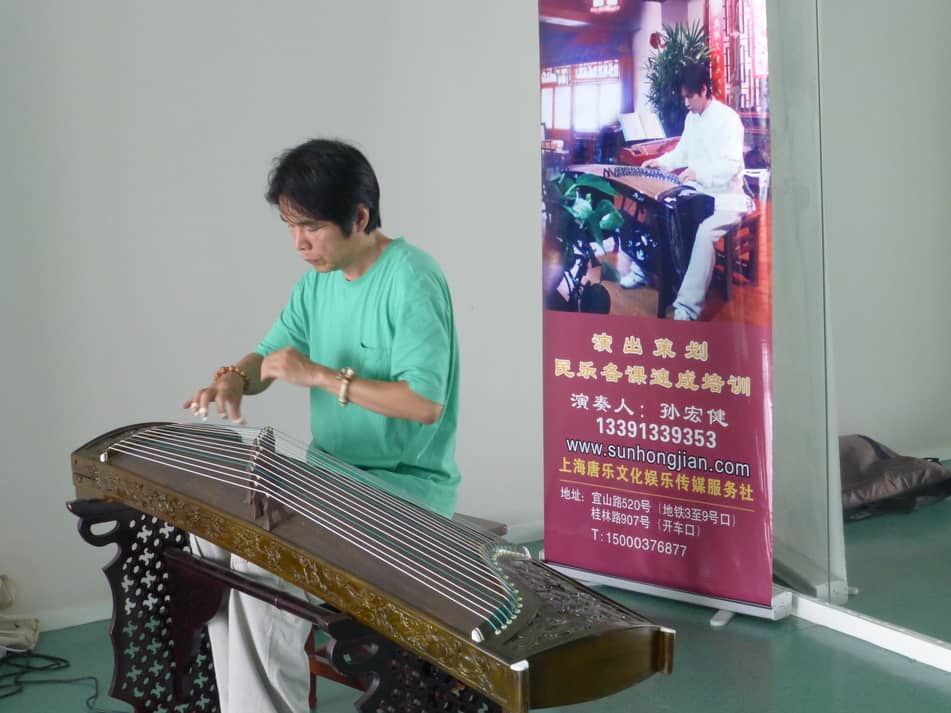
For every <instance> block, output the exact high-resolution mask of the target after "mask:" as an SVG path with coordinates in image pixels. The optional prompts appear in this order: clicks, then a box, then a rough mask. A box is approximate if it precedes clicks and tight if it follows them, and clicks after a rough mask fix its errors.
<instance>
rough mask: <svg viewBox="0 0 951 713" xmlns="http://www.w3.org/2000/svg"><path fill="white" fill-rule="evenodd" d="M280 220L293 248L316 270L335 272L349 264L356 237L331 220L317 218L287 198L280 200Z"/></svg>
mask: <svg viewBox="0 0 951 713" xmlns="http://www.w3.org/2000/svg"><path fill="white" fill-rule="evenodd" d="M279 207H280V210H281V220H283V221H284V222H285V223H287V228H288V230H289V231H290V233H291V237H292V238H293V239H294V248H295V249H296V250H297V252H298V253H299V254H300V256H301V258H303V260H304V262H306V263H308V264H309V265H310V266H311V267H313V268H314V269H315V270H316V271H317V272H333V271H334V270H343V269H345V268H346V267H348V266H349V264H350V262H351V260H352V259H353V253H354V252H355V249H356V242H357V241H355V240H351V239H350V236H348V235H347V234H346V233H344V232H343V231H342V230H341V229H340V226H338V225H337V224H336V223H333V222H331V221H329V220H317V219H315V218H314V217H313V216H311V215H308V214H306V213H304V212H302V211H300V210H299V209H298V208H296V207H295V206H294V205H292V204H290V203H289V202H287V201H284V200H282V201H280V205H279Z"/></svg>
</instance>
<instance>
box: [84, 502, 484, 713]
mask: <svg viewBox="0 0 951 713" xmlns="http://www.w3.org/2000/svg"><path fill="white" fill-rule="evenodd" d="M68 508H69V510H70V512H72V513H73V514H74V515H76V516H78V517H79V533H80V535H81V536H82V538H83V539H84V540H85V541H86V542H88V543H90V544H92V545H95V546H97V547H102V546H104V545H107V544H115V545H117V546H118V552H117V554H116V556H115V558H113V560H112V561H111V562H110V563H109V564H108V565H106V567H104V568H103V571H104V572H105V574H106V578H107V579H108V581H109V586H110V588H111V590H112V596H113V618H112V625H111V627H110V631H109V635H110V638H111V639H112V645H113V652H114V656H115V668H114V673H113V679H112V684H111V686H110V689H109V693H110V695H112V696H113V697H115V698H118V699H120V700H123V701H126V702H128V703H130V704H131V705H132V706H133V708H134V709H135V711H136V712H137V713H219V703H218V690H217V687H216V684H215V675H214V670H213V667H212V659H211V648H210V644H209V641H208V635H207V632H206V629H205V626H204V624H205V622H207V621H208V620H209V619H210V618H211V617H212V616H213V615H214V613H215V612H216V611H217V610H218V608H219V606H220V604H221V602H222V600H223V598H224V596H225V594H226V593H227V591H228V589H229V588H233V589H237V590H238V591H241V592H244V593H246V594H249V595H251V596H254V597H257V598H259V599H263V600H265V601H268V602H270V603H272V604H273V605H274V606H277V607H278V608H280V609H284V610H286V611H289V612H291V613H294V614H297V615H298V616H301V617H302V618H304V619H307V620H309V621H312V622H313V623H314V624H315V625H316V626H317V627H319V628H320V629H321V630H323V631H324V632H325V633H326V634H327V636H329V637H330V642H329V643H328V644H326V646H325V649H324V650H325V652H326V653H325V655H326V660H327V662H328V663H329V664H330V666H331V667H332V668H333V669H334V670H335V671H336V673H337V674H338V675H339V677H335V678H336V680H340V681H342V682H345V683H347V684H348V685H351V686H355V687H358V688H360V689H362V690H364V693H363V695H362V696H361V697H360V699H359V700H358V701H357V702H356V703H355V704H354V707H355V709H356V710H357V711H360V712H361V713H432V712H434V711H440V712H442V711H445V712H446V713H456V712H458V713H502V709H501V707H500V706H499V705H498V704H496V703H494V702H493V701H491V700H489V699H487V698H486V697H484V696H483V695H482V694H480V693H479V692H478V691H475V690H473V689H471V688H468V687H466V686H464V685H463V684H461V683H459V682H458V681H457V680H456V679H454V678H453V677H452V676H450V675H448V674H446V673H445V672H443V671H442V670H441V669H439V668H438V667H437V666H434V665H433V664H431V663H429V662H427V661H425V660H423V659H420V658H418V657H417V656H415V655H414V654H412V653H410V652H408V651H406V650H404V649H402V648H400V647H398V646H397V645H395V644H394V643H392V642H391V641H389V640H388V639H386V638H384V637H382V636H380V635H379V634H377V633H376V632H374V631H372V630H370V629H368V628H367V627H365V626H363V625H362V624H360V623H358V622H356V621H354V620H353V619H351V618H350V617H348V616H346V615H345V614H343V613H341V612H338V611H336V610H334V609H333V608H331V607H329V606H314V605H311V604H308V603H307V602H304V601H301V600H299V599H297V598H294V597H290V596H288V595H286V594H284V593H282V592H279V591H277V590H274V589H271V588H270V587H265V586H263V585H260V584H257V583H255V582H252V581H249V580H247V579H245V578H243V577H241V576H240V575H238V574H235V573H234V572H232V571H231V570H229V569H227V568H224V567H220V566H218V565H215V564H214V563H211V562H207V561H205V560H200V559H198V558H195V557H193V556H192V555H191V554H188V551H187V550H188V536H187V534H186V533H185V532H184V531H182V530H179V529H177V528H175V527H173V526H172V525H169V524H168V523H166V522H163V521H162V520H160V519H158V518H154V517H151V516H148V515H145V514H143V513H141V512H138V511H137V510H134V509H132V508H129V507H127V506H125V505H121V504H117V503H112V502H108V501H103V500H76V501H73V502H71V503H69V504H68ZM109 524H111V528H110V529H108V531H107V532H101V533H100V532H93V526H96V525H106V526H108V525H109ZM300 655H301V656H304V655H305V652H304V651H301V652H300Z"/></svg>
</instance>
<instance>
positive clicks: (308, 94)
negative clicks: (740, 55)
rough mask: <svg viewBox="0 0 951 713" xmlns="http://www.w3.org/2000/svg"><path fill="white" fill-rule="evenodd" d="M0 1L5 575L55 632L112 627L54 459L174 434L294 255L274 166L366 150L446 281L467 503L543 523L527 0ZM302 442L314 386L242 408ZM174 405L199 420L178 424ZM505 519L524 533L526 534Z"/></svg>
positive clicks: (294, 267) (259, 318)
mask: <svg viewBox="0 0 951 713" xmlns="http://www.w3.org/2000/svg"><path fill="white" fill-rule="evenodd" d="M472 7H473V6H472V5H471V4H462V3H446V2H435V1H427V0H401V1H400V2H399V3H392V2H378V1H374V0H349V1H348V2H346V3H339V2H315V1H314V0H282V1H281V2H274V3H268V4H262V3H258V2H253V1H252V0H246V1H243V2H235V1H233V0H229V1H228V2H224V0H218V1H215V2H206V3H195V2H187V1H185V0H177V1H174V2H163V3H128V2H125V1H124V0H97V1H96V2H87V3H74V2H70V1H69V0H40V1H37V2H31V3H14V2H0V87H2V95H3V97H4V98H3V110H2V111H0V136H2V137H3V139H2V141H3V160H2V162H0V196H2V198H0V200H2V201H3V204H2V211H0V230H2V234H3V235H2V239H3V258H2V271H3V272H2V281H0V291H2V305H3V306H2V310H3V311H2V334H3V336H4V346H5V348H4V349H3V350H2V355H0V369H2V371H0V373H2V374H3V378H4V390H3V397H2V398H3V404H4V408H3V429H2V435H0V449H2V453H3V456H4V459H3V465H2V466H0V478H2V483H3V489H2V491H0V528H2V529H0V572H2V573H5V574H8V575H10V576H12V577H13V578H14V579H15V580H16V582H17V584H18V585H19V601H18V602H17V604H16V605H15V608H14V609H13V612H14V613H24V614H25V613H30V614H33V615H38V616H40V617H41V619H42V623H43V625H45V626H46V627H47V628H53V627H56V626H60V625H64V624H67V623H76V622H77V621H82V620H88V619H91V618H94V617H97V616H105V615H106V614H107V613H108V604H107V591H106V585H105V580H104V579H103V577H102V575H101V573H100V572H99V568H100V567H101V566H102V565H103V564H104V563H105V561H106V560H107V559H108V553H106V552H104V551H100V550H96V549H94V548H92V547H90V546H89V545H87V544H85V543H83V542H82V541H80V539H79V536H78V535H77V534H76V532H75V527H76V523H75V520H74V518H73V517H72V516H71V515H69V514H68V513H67V512H66V510H65V507H64V503H65V502H66V501H67V500H68V499H70V498H71V495H72V486H71V483H70V471H69V467H68V456H69V453H70V451H71V450H72V449H74V448H76V447H77V446H79V445H80V444H81V443H83V442H84V441H85V440H86V439H88V438H90V437H92V436H95V435H97V434H99V433H101V432H102V431H105V430H106V429H109V428H112V427H115V426H119V425H123V424H126V423H131V422H137V421H143V420H164V419H177V418H180V417H182V416H183V412H180V411H179V409H178V406H179V404H180V403H181V401H182V400H184V398H185V397H186V396H187V395H188V394H189V393H190V392H191V391H192V390H194V389H195V388H197V387H198V386H200V385H202V384H203V383H205V382H206V381H207V380H208V379H209V377H210V375H211V373H212V372H213V371H214V370H215V369H216V368H217V367H218V366H219V365H221V364H223V363H229V362H231V361H233V360H234V359H236V358H238V357H240V356H241V355H242V354H244V353H245V352H247V351H248V350H249V349H250V348H252V347H253V346H254V344H255V343H256V341H257V340H258V338H259V337H260V336H261V335H262V333H263V331H264V330H265V329H266V328H267V327H268V326H269V324H270V322H271V320H272V319H273V318H274V316H275V314H276V312H277V310H278V309H279V308H280V307H281V305H282V304H283V302H284V301H285V299H286V297H287V295H288V294H289V290H290V288H291V286H292V284H293V282H294V281H295V279H296V278H297V277H298V276H299V275H300V274H301V272H302V269H303V268H302V266H301V264H300V263H299V261H298V260H297V258H296V257H295V255H294V254H293V250H292V248H291V245H290V243H289V239H288V238H287V235H286V232H285V230H284V229H283V226H282V224H281V223H280V222H279V221H278V220H277V219H276V217H275V215H274V213H273V211H272V210H271V209H270V208H269V206H267V205H266V203H265V202H264V200H263V198H262V195H263V192H264V188H265V181H266V175H267V172H268V169H269V168H270V162H271V159H272V157H273V156H274V155H275V154H276V153H278V152H279V151H280V150H282V149H284V148H286V147H288V146H290V145H293V144H296V143H298V142H300V141H301V140H303V139H305V138H308V137H311V136H314V135H330V136H339V137H343V138H348V139H351V140H354V141H356V142H357V143H358V144H359V145H361V146H362V147H363V148H364V149H365V150H366V152H367V154H368V156H369V158H370V160H371V161H372V162H373V163H374V165H375V167H376V168H377V171H378V173H379V177H380V180H381V184H382V188H383V199H382V216H383V220H384V228H385V230H386V231H387V232H389V233H390V234H391V235H406V236H407V237H408V238H409V239H410V240H412V241H413V242H415V243H416V244H418V245H420V246H421V247H423V248H424V249H426V250H428V251H430V252H431V253H432V254H433V255H435V256H436V258H437V259H438V260H439V261H440V263H441V264H442V265H443V267H444V270H445V272H446V275H447V277H448V280H449V283H450V286H451V288H452V291H453V294H454V300H455V307H456V315H457V320H458V325H459V333H460V342H461V348H462V358H463V365H462V366H463V381H462V407H461V427H460V433H459V462H460V465H461V468H462V471H463V474H464V481H463V485H462V487H461V491H460V509H461V510H463V511H465V512H469V513H472V514H476V515H482V516H490V517H494V518H499V519H501V520H504V521H506V522H508V523H511V524H513V525H517V526H521V532H522V533H523V534H532V533H534V534H535V536H538V535H539V534H540V531H541V530H540V521H541V511H542V497H541V493H542V473H541V405H540V403H541V401H540V398H539V394H540V392H541V390H540V375H539V371H540V366H539V365H540V333H541V327H540V312H541V310H540V305H541V301H540V296H541V295H540V289H539V282H538V275H539V272H538V271H539V252H538V250H539V248H538V245H539V243H538V241H539V225H538V190H539V189H538V178H539V172H540V166H539V158H538V80H537V74H538V59H537V58H538V45H537V31H538V28H537V17H536V6H535V3H534V2H517V3H512V2H508V1H506V0H496V1H495V2H485V3H481V4H480V6H479V11H478V12H473V11H472V10H471V8H472ZM247 411H248V415H249V416H250V417H251V418H252V419H253V422H255V423H272V424H274V425H275V426H277V427H278V428H280V429H281V430H284V431H287V432H289V433H291V434H294V435H297V436H300V437H303V436H306V434H307V432H308V424H307V419H308V414H307V407H306V401H305V398H304V394H303V392H300V391H296V390H294V389H292V388H290V387H284V388H281V387H280V386H279V387H275V388H274V389H272V390H271V391H269V392H268V393H267V394H266V395H265V396H263V397H261V398H260V399H258V400H255V401H252V402H250V403H249V404H248V407H247ZM186 415H187V414H186ZM518 533H519V530H518V529H517V528H516V534H518Z"/></svg>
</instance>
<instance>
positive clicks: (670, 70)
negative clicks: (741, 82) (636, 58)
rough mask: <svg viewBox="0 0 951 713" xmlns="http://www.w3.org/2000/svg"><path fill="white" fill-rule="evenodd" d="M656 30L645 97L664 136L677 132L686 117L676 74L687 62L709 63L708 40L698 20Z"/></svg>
mask: <svg viewBox="0 0 951 713" xmlns="http://www.w3.org/2000/svg"><path fill="white" fill-rule="evenodd" d="M658 34H659V37H657V38H656V41H652V43H651V44H652V45H655V46H656V50H657V51H656V53H655V54H654V55H653V56H652V57H649V58H648V60H647V81H648V83H649V84H650V88H649V89H648V93H647V99H648V101H649V102H650V103H651V106H653V107H654V111H655V112H656V113H657V117H658V119H660V123H661V126H663V127H664V132H665V133H666V134H667V136H671V137H672V136H680V135H681V134H683V131H684V122H685V121H686V119H687V107H685V106H684V100H683V97H682V96H681V95H680V75H681V73H682V72H683V69H684V67H686V66H687V65H688V64H693V63H695V62H707V63H709V61H710V42H709V39H708V37H707V32H706V30H705V29H704V28H703V25H702V24H701V23H699V22H697V23H694V24H692V25H690V26H687V25H664V29H663V32H661V33H658ZM652 39H653V38H652Z"/></svg>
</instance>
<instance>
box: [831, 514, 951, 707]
mask: <svg viewBox="0 0 951 713" xmlns="http://www.w3.org/2000/svg"><path fill="white" fill-rule="evenodd" d="M845 553H846V563H847V567H848V578H849V585H850V586H853V587H858V589H859V594H858V595H857V596H853V597H850V598H849V603H848V607H849V608H850V609H853V610H855V611H858V612H861V613H863V614H868V615H869V616H874V617H875V618H877V619H884V620H885V621H888V622H891V623H893V624H898V625H899V626H903V627H906V628H908V629H913V630H915V631H920V632H923V633H926V634H928V635H930V636H934V637H936V638H938V639H942V640H944V641H951V611H949V609H948V603H949V601H951V600H949V596H951V498H949V499H947V500H944V501H942V502H940V503H937V504H935V505H931V506H928V507H924V508H921V509H920V510H916V511H915V512H912V513H907V514H893V515H881V516H879V517H872V518H868V519H867V520H860V521H859V522H853V523H850V524H847V525H846V526H845ZM948 710H951V705H949V707H948Z"/></svg>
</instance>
